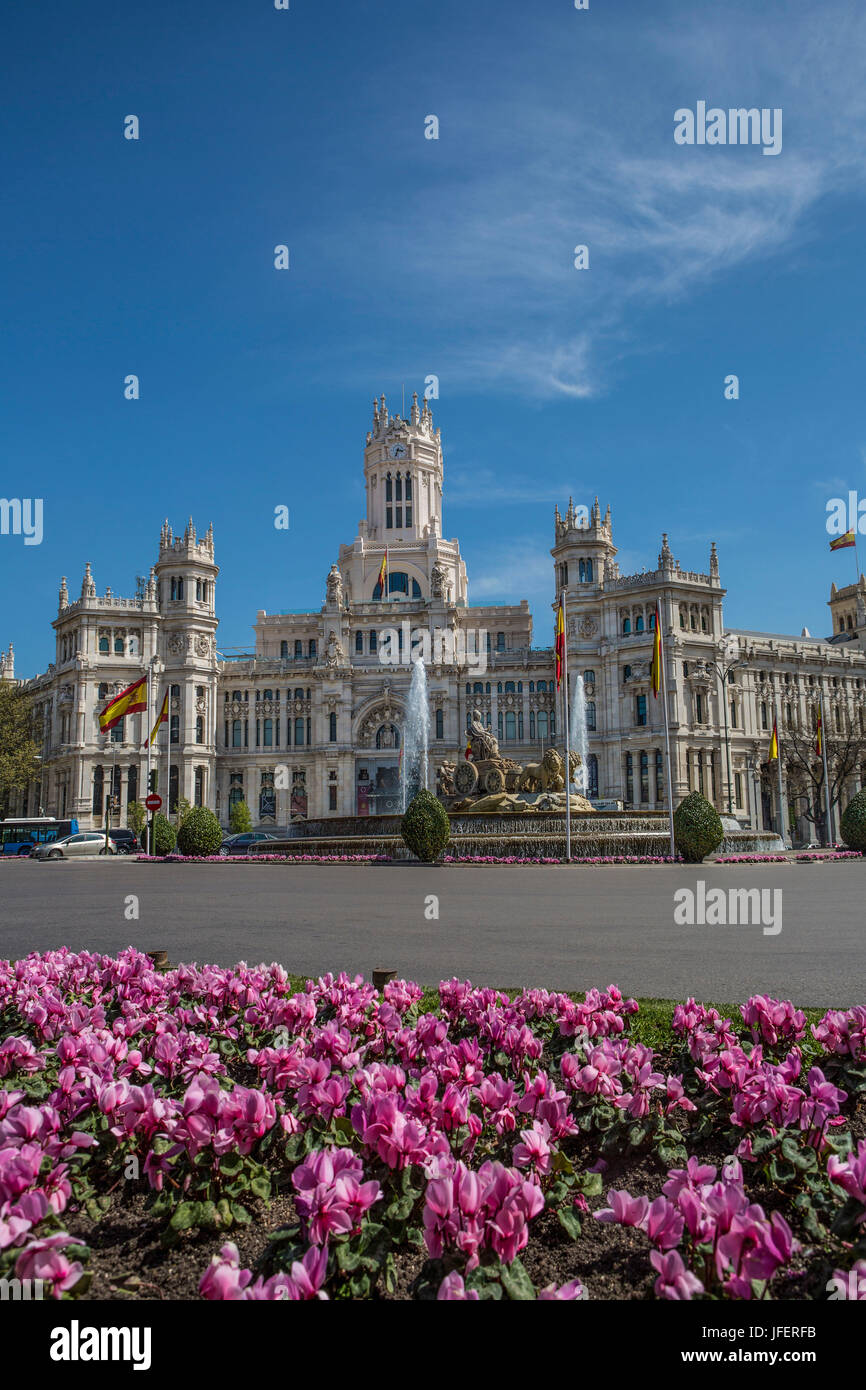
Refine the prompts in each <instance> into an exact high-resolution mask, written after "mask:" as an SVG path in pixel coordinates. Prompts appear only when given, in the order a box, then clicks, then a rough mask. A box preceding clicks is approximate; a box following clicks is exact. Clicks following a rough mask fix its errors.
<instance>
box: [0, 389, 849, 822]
mask: <svg viewBox="0 0 866 1390" xmlns="http://www.w3.org/2000/svg"><path fill="white" fill-rule="evenodd" d="M364 479H365V485H366V516H365V517H364V519H363V520H361V522H360V523H359V526H358V534H357V536H356V537H355V539H354V541H353V542H352V543H351V544H348V545H342V546H341V547H340V549H339V553H338V557H337V561H336V563H335V564H333V565H332V567H331V570H330V573H329V574H328V576H327V581H326V585H325V596H324V603H323V605H322V607H321V608H320V609H319V610H318V611H315V612H308V613H299V612H292V611H287V612H283V613H270V614H269V613H266V612H264V611H260V612H259V613H258V614H257V618H256V623H255V626H254V631H255V649H254V651H252V652H249V653H245V654H243V655H241V656H229V655H228V654H226V653H221V652H220V651H219V649H218V646H217V640H216V629H217V622H218V619H217V607H218V605H217V595H216V583H217V577H218V573H219V571H218V568H217V565H216V563H215V558H214V537H213V531H212V529H209V530H208V532H207V534H206V535H205V536H204V538H203V539H199V538H198V536H197V534H196V530H195V527H194V526H193V524H192V521H191V520H190V522H189V523H188V525H187V527H186V529H185V530H184V533H183V535H182V536H175V535H174V534H173V532H172V530H171V528H170V527H169V525H168V522H166V523H165V524H164V526H163V528H162V532H161V535H160V541H159V552H158V556H157V560H156V563H155V564H154V565H153V567H152V568H151V569H150V574H149V578H148V579H147V580H146V581H145V580H142V581H140V583H139V590H138V592H137V593H136V595H135V596H134V597H131V598H122V597H119V596H117V595H115V594H113V593H112V591H111V589H110V588H109V589H106V591H105V593H104V594H102V595H98V594H97V592H96V585H95V582H94V579H93V576H92V574H91V567H90V565H89V564H88V565H86V567H85V571H84V578H83V581H82V585H81V592H80V594H79V596H78V597H77V598H75V599H71V598H70V594H69V591H68V589H67V584H66V580H65V579H63V580H62V581H61V586H60V593H59V603H58V611H57V616H56V618H55V619H54V622H53V627H54V631H55V653H54V661H53V662H52V664H51V665H50V666H49V667H48V669H47V671H45V672H44V673H43V674H42V675H39V676H35V677H33V678H32V679H28V680H26V681H23V682H20V683H21V684H23V685H24V687H25V689H26V690H27V691H28V692H29V693H30V694H31V696H32V699H33V702H34V707H35V712H36V715H37V718H38V721H39V723H40V725H41V728H42V730H43V763H42V776H41V779H40V782H39V783H38V784H35V785H34V786H32V787H31V788H29V789H28V791H27V792H26V793H24V794H23V795H20V796H19V797H18V798H17V804H13V806H12V807H11V808H10V810H11V811H12V812H14V813H16V814H30V815H35V814H38V812H39V809H40V808H42V810H43V811H44V812H45V813H46V814H53V815H57V816H71V815H74V816H76V817H77V818H78V820H79V822H80V823H81V825H82V827H84V828H88V827H90V826H91V825H93V824H96V823H97V822H98V821H99V818H100V812H101V808H102V807H103V806H104V798H105V795H106V794H107V793H108V792H109V790H111V791H113V793H114V795H115V797H116V798H117V800H118V803H119V806H120V811H119V813H118V817H117V818H116V821H117V823H125V815H126V805H127V803H128V802H129V801H130V800H135V799H142V798H143V795H144V792H145V781H146V771H145V770H146V765H147V762H146V753H145V751H144V742H145V739H146V736H147V730H148V727H149V724H148V721H149V720H151V721H152V718H153V717H154V715H153V712H150V711H149V712H148V713H147V714H136V715H132V716H129V717H128V718H127V719H126V720H124V721H123V723H122V724H120V725H118V726H116V728H115V729H114V730H113V731H112V733H111V734H109V735H107V736H106V735H102V734H101V733H100V731H99V724H98V711H99V710H100V709H101V708H102V706H103V705H104V703H105V701H106V699H107V698H108V696H109V695H110V694H112V693H114V692H116V691H117V690H120V689H123V688H124V687H125V686H127V685H129V684H130V683H131V682H132V681H133V680H134V679H135V678H136V677H138V676H140V675H141V674H142V673H143V672H144V671H146V670H148V669H150V670H151V671H152V673H153V681H154V688H155V689H158V691H159V699H160V700H161V699H162V696H163V693H164V691H165V688H166V686H168V687H169V689H170V725H169V729H168V731H166V730H163V731H162V732H161V733H160V737H159V747H160V754H159V758H158V767H159V789H160V793H161V794H162V795H163V797H165V793H166V788H167V787H169V788H170V800H171V805H172V807H174V806H175V805H176V803H177V800H178V798H179V797H183V798H186V799H187V800H188V801H190V802H192V803H194V804H204V805H208V806H210V807H211V808H212V809H213V810H215V811H216V813H217V815H218V816H219V818H220V820H221V822H222V823H223V824H228V819H229V813H230V807H231V805H232V803H233V802H234V801H235V800H239V799H243V800H245V801H246V802H247V804H248V805H249V807H250V810H251V813H252V817H253V822H254V824H257V825H261V826H263V827H272V826H277V827H279V826H285V825H286V824H287V823H288V822H289V821H290V820H291V819H294V818H297V817H306V818H310V819H313V818H315V819H320V818H323V817H327V816H329V815H356V814H360V815H365V814H375V813H377V812H383V811H391V810H396V809H399V800H398V780H399V765H400V756H401V745H402V737H403V727H404V721H405V717H406V699H407V694H408V689H409V682H410V676H411V661H410V656H411V643H412V636H413V634H415V636H416V638H417V633H418V632H419V630H423V631H426V632H428V633H430V634H431V635H432V638H433V640H432V641H431V650H430V660H429V662H428V663H427V682H428V693H429V703H430V753H431V764H432V768H433V769H436V770H438V769H440V768H441V767H442V766H443V764H444V765H449V764H450V765H452V766H453V765H454V764H456V763H458V762H459V760H460V759H462V757H463V750H464V747H465V743H466V736H465V731H466V728H467V725H468V722H469V719H470V717H471V713H472V711H473V710H475V709H480V710H481V713H482V718H483V719H484V721H485V723H486V724H487V726H488V727H489V728H491V729H492V730H493V731H494V732H495V733H496V734H497V736H498V738H499V741H500V745H501V749H502V752H503V753H504V754H505V755H506V756H508V757H511V758H514V759H515V760H517V761H519V762H527V761H539V760H540V758H541V756H542V755H543V752H544V749H545V747H547V746H549V745H550V744H551V742H555V743H556V744H557V745H558V746H559V747H560V749H561V747H562V743H563V739H562V732H561V730H562V717H561V715H562V712H561V708H558V707H557V696H556V694H555V681H554V655H553V650H552V646H551V645H547V644H545V645H544V646H542V647H538V646H533V641H532V639H533V627H532V616H531V614H530V611H529V605H528V603H527V601H526V600H522V601H521V602H520V603H518V604H514V605H508V606H502V605H491V606H476V605H470V604H469V601H468V600H469V588H468V582H467V575H466V566H465V563H464V561H463V558H462V556H461V553H460V545H459V542H458V541H457V540H456V539H452V540H445V539H444V538H443V535H442V504H443V458H442V448H441V439H440V432H439V430H438V429H436V428H435V427H434V423H433V416H432V412H431V409H430V406H429V403H428V402H427V401H423V402H422V403H421V405H420V406H419V403H418V399H417V396H416V397H414V398H413V404H412V407H411V412H410V415H409V417H408V418H402V417H401V416H399V415H393V416H392V415H390V414H389V412H388V410H387V407H386V403H385V398H384V397H381V398H380V400H378V401H376V402H374V409H373V421H372V428H371V430H370V431H369V433H368V434H367V440H366V447H365V449H364ZM505 543H506V544H507V542H505ZM386 547H387V552H388V572H389V583H388V588H389V593H388V594H387V595H385V594H383V593H382V592H381V585H380V583H379V575H380V570H381V564H382V558H383V555H384V553H385V550H386ZM616 554H617V551H616V547H615V545H614V543H613V530H612V523H611V514H610V508H609V507H608V509H607V511H606V513H605V515H604V517H602V514H601V510H600V508H599V505H598V501H597V500H596V502H595V503H594V505H593V506H592V508H591V509H590V510H589V515H588V518H587V514H586V509H580V508H577V509H575V508H574V506H573V505H572V504H571V503H569V506H568V510H567V512H566V514H565V516H564V517H563V516H562V515H560V512H559V509H558V508H557V510H556V513H555V531H554V544H553V548H552V551H551V555H552V557H553V564H552V567H551V608H552V609H554V608H555V595H556V592H557V591H558V589H560V588H563V589H564V590H565V593H566V607H567V627H566V631H567V645H568V653H569V670H570V673H571V675H572V677H573V676H574V673H576V672H580V673H581V674H582V675H583V677H584V687H585V693H586V707H587V718H588V724H589V736H588V746H589V795H591V796H594V797H599V798H601V799H613V800H619V801H622V802H623V803H624V804H625V805H626V806H627V807H633V808H635V809H642V810H651V809H659V808H663V807H664V806H665V805H666V774H665V770H664V762H663V750H664V724H663V715H662V706H661V700H655V699H654V698H653V696H652V691H651V688H650V681H649V676H650V661H651V654H652V622H653V618H654V613H655V606H656V603H658V604H659V608H660V612H661V623H662V633H663V640H664V646H665V653H666V668H667V675H668V710H669V720H670V745H671V753H672V778H673V787H674V801H675V802H677V801H678V800H679V799H681V798H682V797H683V796H685V795H686V794H687V793H688V792H689V791H690V790H693V789H697V790H701V791H702V792H703V793H704V795H705V796H707V797H708V798H709V799H711V800H712V801H713V802H714V803H715V804H716V805H717V806H718V808H719V809H720V811H726V810H727V809H728V806H729V805H730V807H731V809H732V811H733V813H734V814H735V815H736V816H737V817H738V819H739V820H740V821H741V822H742V824H743V825H745V826H751V827H754V828H768V829H769V828H770V827H771V825H772V824H773V823H774V817H775V815H776V802H775V799H774V798H775V778H774V777H772V776H769V775H768V769H767V766H766V759H767V752H768V744H769V737H770V730H771V729H772V724H773V718H774V711H775V710H776V709H778V718H779V729H780V735H781V739H782V745H783V752H784V748H785V733H786V729H790V730H804V729H807V730H811V729H812V728H813V726H814V721H815V710H816V703H817V699H818V694H819V692H823V696H824V701H825V710H826V720H827V736H828V740H832V739H833V737H834V734H836V733H838V735H839V736H842V735H843V733H845V731H849V733H850V731H851V730H853V731H854V732H855V734H858V733H859V735H860V736H862V739H863V756H862V758H860V757H859V753H858V762H857V766H856V767H855V768H853V769H852V772H851V775H850V778H849V779H848V782H847V784H846V794H845V796H844V797H843V801H844V800H845V799H847V796H848V795H850V794H852V793H853V792H854V791H855V790H859V788H860V786H861V785H863V784H864V783H866V606H864V603H866V581H864V579H863V577H862V576H861V578H860V581H859V584H858V585H857V586H854V585H851V586H850V587H849V588H843V589H838V590H837V589H836V587H835V586H834V588H833V591H832V593H831V597H830V603H829V606H830V609H831V615H832V616H831V622H830V624H829V626H830V627H831V629H832V635H831V636H829V637H828V638H812V637H810V636H809V635H808V634H807V633H806V632H805V631H804V633H803V635H802V636H800V637H795V636H785V635H781V634H772V633H763V632H757V631H744V630H743V631H731V630H729V629H727V628H726V627H725V624H724V616H723V600H724V596H725V590H724V589H723V588H722V584H721V580H720V577H719V566H718V559H717V556H716V549H715V545H712V546H711V547H710V557H709V570H708V572H707V573H706V574H702V573H695V572H693V571H686V570H682V569H680V567H679V565H678V564H677V562H676V561H675V560H674V558H673V555H672V554H671V551H670V548H669V546H668V540H667V536H664V537H663V539H662V548H661V552H660V554H659V556H658V561H657V564H656V567H655V568H654V569H653V570H651V571H648V572H647V571H642V572H641V573H640V574H634V575H621V574H620V572H619V567H618V565H617V563H616ZM552 629H553V621H552V615H551V616H548V615H547V614H545V617H544V622H543V630H544V633H545V636H547V635H548V634H550V637H551V638H552ZM389 630H390V631H393V632H394V633H395V635H396V643H393V642H392V641H391V639H390V638H389V640H388V643H387V647H386V645H385V644H384V643H383V635H384V634H385V633H387V632H389ZM437 634H438V635H439V636H440V638H441V636H442V634H448V635H447V637H445V638H444V639H443V640H442V641H439V642H437V641H436V635H437ZM464 648H465V650H466V652H467V653H468V655H467V656H466V657H464V656H463V655H462V653H463V650H464ZM734 656H735V657H736V659H737V664H736V665H735V666H734V668H733V670H731V671H730V672H729V673H727V675H726V676H725V677H724V679H723V674H724V668H725V667H726V666H727V665H728V664H730V661H731V660H732V659H733V657H734ZM425 658H426V653H425ZM470 663H471V664H470ZM0 679H15V673H14V664H13V655H12V648H11V646H10V648H9V650H8V652H4V653H3V654H2V656H0ZM725 714H727V729H726V728H725ZM169 740H170V741H169ZM728 755H729V756H730V766H731V776H730V783H729V781H728V772H727V762H728ZM445 776H446V778H447V766H446V771H445ZM431 780H432V773H431ZM786 799H787V801H788V803H789V806H790V813H791V816H792V820H793V823H794V826H795V837H796V838H798V839H800V840H807V839H809V838H810V837H814V835H815V830H814V827H810V825H809V824H808V823H807V822H806V821H805V820H804V819H803V817H802V815H801V810H800V806H799V802H798V786H797V779H796V775H795V772H794V770H793V769H790V770H789V771H788V774H787V782H786Z"/></svg>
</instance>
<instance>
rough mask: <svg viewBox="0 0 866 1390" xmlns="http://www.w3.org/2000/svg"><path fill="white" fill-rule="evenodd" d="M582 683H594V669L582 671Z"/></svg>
mask: <svg viewBox="0 0 866 1390" xmlns="http://www.w3.org/2000/svg"><path fill="white" fill-rule="evenodd" d="M583 683H584V685H595V672H594V671H584V673H583Z"/></svg>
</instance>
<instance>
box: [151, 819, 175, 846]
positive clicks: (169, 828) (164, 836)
mask: <svg viewBox="0 0 866 1390" xmlns="http://www.w3.org/2000/svg"><path fill="white" fill-rule="evenodd" d="M153 841H154V844H153V852H154V854H171V852H172V850H173V849H174V847H175V845H176V844H177V835H176V834H175V829H174V826H173V825H172V823H171V821H170V820H167V819H166V817H165V816H164V815H163V814H162V812H161V811H157V813H156V815H155V816H154V818H153Z"/></svg>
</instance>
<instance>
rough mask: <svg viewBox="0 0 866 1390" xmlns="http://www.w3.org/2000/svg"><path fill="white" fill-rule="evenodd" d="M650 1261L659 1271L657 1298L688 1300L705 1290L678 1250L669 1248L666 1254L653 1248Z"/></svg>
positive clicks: (656, 1288)
mask: <svg viewBox="0 0 866 1390" xmlns="http://www.w3.org/2000/svg"><path fill="white" fill-rule="evenodd" d="M650 1263H651V1264H652V1267H653V1269H655V1270H657V1271H658V1276H659V1277H658V1279H656V1281H655V1285H654V1288H655V1293H656V1297H657V1298H669V1299H677V1300H681V1301H683V1302H688V1301H689V1300H690V1299H691V1298H693V1297H694V1295H695V1294H698V1293H703V1292H704V1286H703V1284H702V1283H701V1281H700V1279H698V1278H697V1276H696V1275H694V1274H692V1271H691V1270H690V1269H687V1268H686V1266H685V1265H684V1264H683V1261H682V1258H681V1256H680V1255H679V1254H678V1253H677V1251H676V1250H669V1251H668V1252H667V1254H666V1255H663V1254H662V1253H661V1251H660V1250H651V1251H650Z"/></svg>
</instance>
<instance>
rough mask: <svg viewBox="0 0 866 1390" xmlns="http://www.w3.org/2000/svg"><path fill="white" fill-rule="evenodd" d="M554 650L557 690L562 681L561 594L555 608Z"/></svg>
mask: <svg viewBox="0 0 866 1390" xmlns="http://www.w3.org/2000/svg"><path fill="white" fill-rule="evenodd" d="M554 651H555V652H556V688H557V690H558V689H559V687H560V684H561V682H562V663H563V660H564V657H565V621H564V618H563V613H562V595H561V594H560V596H559V607H558V608H557V610H556V643H555V645H554Z"/></svg>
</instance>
